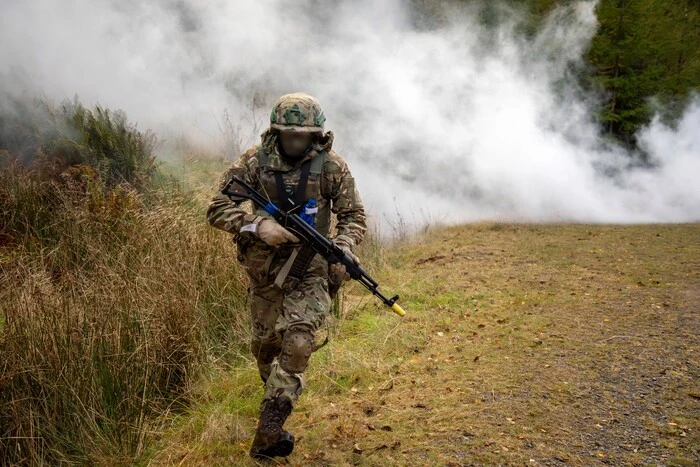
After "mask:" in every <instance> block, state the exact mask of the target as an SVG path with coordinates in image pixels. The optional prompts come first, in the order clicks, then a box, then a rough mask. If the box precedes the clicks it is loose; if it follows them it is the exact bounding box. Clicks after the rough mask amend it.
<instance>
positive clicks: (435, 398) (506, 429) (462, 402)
mask: <svg viewBox="0 0 700 467" xmlns="http://www.w3.org/2000/svg"><path fill="white" fill-rule="evenodd" d="M699 234H700V226H698V225H676V226H665V225H657V226H626V227H620V226H584V225H574V226H570V225H556V226H536V225H508V224H495V225H493V224H477V225H470V226H459V227H451V228H446V229H438V230H434V231H431V232H430V235H428V236H425V237H422V238H419V239H415V240H414V241H412V242H411V243H407V244H400V245H396V246H394V247H392V248H391V249H388V250H385V251H384V253H383V258H382V261H381V263H380V265H381V272H380V273H379V274H378V279H380V283H381V284H382V285H383V286H384V289H385V290H387V291H389V292H395V291H396V292H398V293H400V294H402V303H403V306H404V307H405V308H406V310H407V311H408V315H407V316H406V317H405V318H403V319H399V318H397V317H396V316H394V315H393V314H391V313H390V312H388V311H387V310H385V309H384V308H381V307H379V306H377V304H376V303H375V301H373V300H371V299H368V298H367V297H366V294H364V293H363V292H362V291H361V290H360V289H358V288H357V287H356V286H352V287H350V288H349V289H348V290H347V291H346V292H345V294H346V296H345V300H344V305H345V308H346V313H345V315H344V316H345V319H343V318H341V319H340V320H338V321H334V322H332V323H331V327H330V333H331V343H330V344H329V345H328V346H326V347H325V348H324V349H322V350H320V351H319V352H318V353H317V354H314V356H313V357H312V364H311V366H310V369H309V371H308V375H307V376H308V378H307V382H308V384H307V388H306V392H305V393H304V394H303V395H302V397H301V399H300V402H299V405H298V408H297V409H296V410H295V412H294V413H293V415H292V416H291V417H290V419H289V421H288V423H287V425H286V426H287V427H288V429H290V430H291V431H292V432H293V433H295V435H296V436H297V439H298V444H297V448H296V449H295V452H294V453H293V454H292V456H290V457H289V458H288V463H290V464H291V465H348V464H352V465H465V464H466V465H474V464H476V465H483V464H520V465H522V464H528V465H540V464H542V465H552V464H557V463H573V464H591V463H612V464H657V463H664V464H674V465H691V464H693V463H695V462H697V460H698V458H699V457H698V455H699V453H698V445H700V443H699V441H700V437H699V436H698V430H700V423H698V420H700V417H698V414H699V408H698V393H697V381H698V370H699V365H698V363H699V362H698V358H697V356H696V354H695V352H696V349H697V348H698V337H697V336H698V331H700V327H699V326H698V324H699V323H698V315H697V303H698V295H697V290H700V288H699V286H700V275H699V273H698V271H700V268H699V267H698V266H700V240H698V239H700V235H699ZM348 308H349V309H350V310H347V309H348ZM350 318H352V319H350ZM211 387H217V388H226V389H225V390H218V391H211V390H209V388H211ZM200 390H201V393H200V396H199V398H201V399H202V400H203V401H205V402H196V403H195V404H194V405H193V406H192V408H191V410H190V412H189V413H188V414H187V415H185V416H183V417H182V418H181V419H180V420H179V422H178V425H177V426H174V427H173V428H172V431H170V432H169V433H168V434H167V435H166V436H165V437H164V440H165V441H162V442H161V444H159V445H155V446H154V451H153V452H152V454H151V455H150V456H146V457H145V458H144V460H143V462H144V464H151V465H164V464H170V463H177V462H178V459H186V461H184V462H183V463H185V464H187V465H205V464H207V465H210V464H213V465H223V464H226V463H233V464H236V465H255V463H254V462H253V461H251V460H250V459H249V458H248V457H247V448H248V446H249V443H250V441H251V439H252V435H253V432H254V429H255V423H256V416H257V413H256V408H257V403H258V402H259V400H260V397H261V395H262V387H261V385H260V383H259V382H258V380H257V375H256V373H255V371H254V364H253V362H252V361H251V362H247V363H246V364H244V365H243V366H242V367H239V368H238V369H236V370H230V371H224V372H218V373H217V380H216V382H215V383H211V384H205V385H204V386H202V388H200ZM198 400H199V399H198ZM189 420H200V421H203V420H206V421H207V423H206V424H204V423H200V427H199V428H198V429H194V431H192V425H191V424H189V423H188V421H189ZM222 420H228V421H231V420H234V421H235V423H221V421H222ZM212 426H217V427H219V430H218V431H216V430H213V431H212V428H211V427H212ZM185 427H186V428H187V429H185ZM202 437H207V439H208V442H207V443H206V444H202V442H201V441H200V440H201V439H202Z"/></svg>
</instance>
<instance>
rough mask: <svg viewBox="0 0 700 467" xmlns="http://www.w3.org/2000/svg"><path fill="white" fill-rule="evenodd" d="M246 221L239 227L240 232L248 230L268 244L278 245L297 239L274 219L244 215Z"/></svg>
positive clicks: (296, 240) (297, 239)
mask: <svg viewBox="0 0 700 467" xmlns="http://www.w3.org/2000/svg"><path fill="white" fill-rule="evenodd" d="M246 221H247V222H248V223H247V224H246V225H244V226H243V227H241V234H243V233H244V232H250V233H251V234H254V235H256V236H257V237H258V238H259V239H260V240H262V241H263V242H265V243H267V244H268V245H270V246H279V245H282V244H283V243H287V242H298V241H299V238H297V236H296V235H294V234H293V233H291V232H290V231H289V230H287V229H285V228H284V227H282V226H281V225H280V224H279V223H277V221H276V220H274V219H269V218H266V217H262V216H254V217H252V218H249V217H248V216H246Z"/></svg>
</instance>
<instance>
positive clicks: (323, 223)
mask: <svg viewBox="0 0 700 467" xmlns="http://www.w3.org/2000/svg"><path fill="white" fill-rule="evenodd" d="M291 96H292V98H293V99H296V100H295V102H300V99H301V104H300V105H298V106H294V107H291V110H290V108H289V107H288V108H287V110H286V112H285V113H284V115H281V114H280V112H277V113H276V111H275V110H273V113H272V116H271V125H270V128H269V129H268V130H266V131H265V132H264V133H263V134H262V144H261V145H258V146H254V147H251V148H250V149H248V150H247V151H246V152H245V153H243V155H242V156H240V157H239V158H238V159H237V160H236V161H235V162H234V164H233V165H232V166H231V168H230V169H229V170H228V172H227V173H226V174H225V175H224V177H223V180H222V187H223V183H225V181H226V180H228V179H230V177H231V175H236V176H238V177H239V178H242V179H243V180H245V181H246V182H248V183H249V184H250V185H251V186H253V187H254V188H255V189H256V190H258V191H260V192H262V193H264V194H266V196H267V197H268V198H269V199H270V200H272V201H273V202H275V203H276V204H278V205H279V201H280V200H279V199H278V192H277V185H276V180H275V172H281V173H282V176H283V179H284V182H285V185H287V186H292V187H293V186H295V185H296V184H297V183H298V182H299V179H300V177H301V167H302V164H303V163H304V162H305V161H307V160H310V161H311V167H312V169H311V173H310V174H309V176H308V182H307V185H306V192H305V197H304V199H308V198H314V199H316V200H317V202H318V213H317V215H316V220H317V226H316V229H317V230H318V231H319V232H321V233H323V234H324V235H326V236H328V235H329V233H330V223H331V213H333V214H335V215H336V218H337V225H336V230H337V232H336V235H335V237H334V241H336V242H338V243H341V244H343V245H345V246H348V247H349V248H352V247H354V246H355V245H357V244H359V243H360V242H361V241H362V239H363V237H364V233H365V231H366V223H365V219H366V218H365V213H364V208H363V205H362V201H361V199H360V196H359V195H358V193H357V190H356V188H355V182H354V179H353V177H352V175H351V174H350V170H349V169H348V166H347V164H346V163H345V161H344V160H343V158H342V157H340V156H339V155H338V154H337V153H335V152H334V151H333V150H332V149H331V147H332V144H333V133H332V132H330V131H329V132H326V133H324V134H323V135H322V137H321V138H319V139H317V140H316V142H314V143H313V144H312V146H311V148H310V150H309V151H308V152H307V153H306V154H305V155H304V157H303V158H301V159H300V160H298V161H296V162H294V163H290V162H289V161H287V160H286V159H285V158H283V157H282V156H281V155H280V151H279V149H278V143H277V138H278V131H277V130H278V129H282V128H289V127H288V126H284V125H283V124H282V123H279V122H280V121H283V123H284V124H288V123H289V121H290V120H295V119H296V121H298V122H299V126H298V127H295V128H296V129H297V130H298V131H318V129H322V126H323V120H325V117H323V114H322V112H321V114H320V116H321V118H319V117H318V115H317V116H316V118H315V120H314V121H311V122H309V121H305V119H308V118H309V115H312V112H310V111H308V109H307V108H306V106H305V101H304V100H303V99H304V96H305V95H298V94H296V95H291ZM284 97H285V96H283V98H282V99H284ZM276 109H277V107H276ZM278 110H279V109H278ZM297 110H298V113H295V112H296V111H297ZM290 112H291V113H290ZM304 124H306V125H304ZM309 128H311V129H313V130H309ZM290 164H293V165H290ZM241 202H242V200H232V199H230V198H229V197H228V196H225V195H222V194H217V195H216V196H214V198H213V200H212V202H211V204H210V206H209V210H208V212H207V216H208V219H209V222H210V223H211V225H212V226H214V227H217V228H219V229H222V230H225V231H227V232H231V233H233V234H234V239H235V241H236V244H237V246H238V260H239V261H240V262H241V263H242V264H243V266H244V268H245V270H246V272H247V274H248V276H249V277H250V289H249V292H250V296H249V299H250V311H251V317H252V323H253V337H252V342H251V351H252V353H253V355H254V356H255V358H256V360H257V364H258V369H259V371H260V376H261V378H262V379H263V381H264V382H265V396H264V401H265V400H271V399H274V398H280V397H282V398H286V399H289V401H290V402H291V404H292V406H293V405H294V404H295V402H296V400H297V398H298V397H299V395H300V394H301V392H302V390H303V372H304V370H305V369H306V366H307V363H308V357H309V356H310V354H311V353H312V351H313V349H314V347H315V344H314V339H315V332H316V330H317V329H318V328H319V327H320V326H321V324H322V323H323V320H324V317H325V315H326V313H328V310H329V308H330V302H331V299H330V296H329V284H328V281H329V275H328V263H327V262H326V261H325V260H324V259H323V258H321V257H320V256H319V255H316V256H315V257H314V259H313V261H312V263H311V266H310V267H309V268H308V270H307V272H306V274H305V275H304V277H303V278H302V280H301V281H300V282H299V283H298V284H296V287H294V288H289V287H285V288H282V287H280V283H279V282H278V284H275V279H276V278H278V275H279V274H280V271H281V270H282V269H283V266H284V265H285V263H286V262H287V259H288V258H289V256H290V254H291V253H292V250H293V249H294V245H290V244H283V245H282V246H279V247H270V246H268V245H267V244H265V243H264V242H262V241H261V240H259V239H258V238H257V237H255V236H252V235H246V234H245V232H241V228H242V227H244V226H245V225H247V224H249V223H251V222H253V221H254V220H255V218H256V216H264V217H269V215H268V214H267V213H266V212H265V211H263V210H257V211H256V212H255V213H254V214H250V213H248V212H247V211H246V210H244V209H242V208H241V206H240V203H241ZM243 230H244V231H245V230H246V229H243ZM285 289H286V290H285ZM300 350H301V353H302V354H303V355H299V352H300Z"/></svg>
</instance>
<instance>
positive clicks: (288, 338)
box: [279, 329, 314, 373]
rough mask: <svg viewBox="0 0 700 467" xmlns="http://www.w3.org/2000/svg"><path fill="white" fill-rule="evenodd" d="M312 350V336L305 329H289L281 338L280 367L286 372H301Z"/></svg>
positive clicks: (304, 368) (307, 362) (307, 363)
mask: <svg viewBox="0 0 700 467" xmlns="http://www.w3.org/2000/svg"><path fill="white" fill-rule="evenodd" d="M313 350H314V336H313V334H312V333H311V331H309V330H307V329H289V330H287V331H286V332H285V333H284V338H283V339H282V355H281V356H280V357H279V363H280V367H281V368H282V369H283V370H284V371H286V372H287V373H303V372H304V370H306V367H307V366H308V365H309V357H310V356H311V352H313Z"/></svg>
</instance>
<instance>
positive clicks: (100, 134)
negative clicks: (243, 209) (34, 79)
mask: <svg viewBox="0 0 700 467" xmlns="http://www.w3.org/2000/svg"><path fill="white" fill-rule="evenodd" d="M66 109H67V108H65V107H64V109H63V110H62V111H61V112H65V113H64V114H63V116H62V117H61V119H60V125H59V124H58V122H59V120H54V123H56V125H54V129H57V128H59V127H61V128H60V131H58V130H57V131H55V132H48V133H47V131H46V130H45V129H44V128H38V127H36V126H35V127H32V123H31V121H29V122H28V121H27V120H24V121H21V122H19V121H18V122H16V124H19V123H21V124H22V125H24V127H23V128H24V129H25V130H26V134H34V135H35V140H31V138H28V139H23V140H22V145H21V146H22V147H24V148H26V147H32V148H33V149H32V150H33V151H34V156H33V157H30V154H29V153H27V152H24V153H22V152H21V151H19V146H20V145H15V146H12V145H11V144H6V145H5V146H4V147H0V149H6V150H5V151H4V152H2V153H1V154H0V356H1V357H0V464H3V465H4V464H18V463H21V464H50V465H53V464H58V463H81V464H82V463H103V464H104V463H106V464H128V463H130V462H131V461H132V460H133V459H134V458H135V457H136V456H138V455H139V453H140V452H141V451H142V450H143V448H144V440H145V435H146V433H147V432H148V430H149V427H150V424H151V423H152V420H153V419H154V417H155V416H157V415H159V414H160V413H162V411H163V410H168V409H169V408H171V407H173V405H177V404H178V401H181V400H183V398H186V395H187V390H188V387H189V384H190V382H191V380H192V375H193V373H194V372H195V371H196V369H197V368H198V363H200V362H201V361H203V360H204V359H205V358H211V357H212V356H213V357H222V356H227V353H229V354H230V353H234V354H235V353H236V352H237V351H239V350H242V349H244V348H245V346H246V344H247V342H248V335H247V333H248V328H249V323H248V319H249V318H248V316H247V313H245V312H242V309H243V302H244V300H245V289H244V285H243V284H244V282H243V276H242V274H241V271H240V269H239V268H238V267H237V265H236V261H235V252H234V251H233V245H232V244H231V242H230V241H229V240H228V239H227V238H226V236H224V235H217V234H216V233H215V232H212V230H211V229H210V228H209V226H208V225H207V223H206V220H205V217H204V212H203V208H204V207H203V206H202V205H201V203H200V202H197V201H195V200H194V198H193V196H192V195H190V194H187V193H184V192H182V191H181V190H179V189H177V187H175V186H170V187H166V188H161V189H159V190H157V191H156V190H153V189H151V188H149V184H148V181H149V177H150V175H152V173H153V170H154V166H153V165H152V163H153V159H152V156H151V150H152V147H153V144H154V140H153V139H152V136H151V135H148V134H143V133H140V132H138V131H137V130H136V129H135V128H134V127H132V126H130V125H129V124H128V123H127V121H126V119H125V117H123V118H122V116H120V117H118V118H114V116H115V115H116V114H113V113H111V112H109V111H102V110H100V109H98V110H96V111H95V112H94V113H93V112H90V111H87V110H85V109H84V108H82V106H80V105H79V104H76V105H75V106H74V109H73V111H70V110H66ZM44 110H45V109H44ZM44 110H42V112H43V111H44ZM50 110H52V111H53V109H50ZM58 113H60V112H58ZM56 114H57V113H54V114H53V115H56ZM5 122H7V120H5ZM57 134H58V135H59V136H56V135H57ZM5 141H7V139H6V140H5ZM15 142H16V141H15ZM8 148H9V150H7V149H8ZM75 151H77V153H76V152H75ZM76 154H77V156H76ZM74 156H75V157H74Z"/></svg>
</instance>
